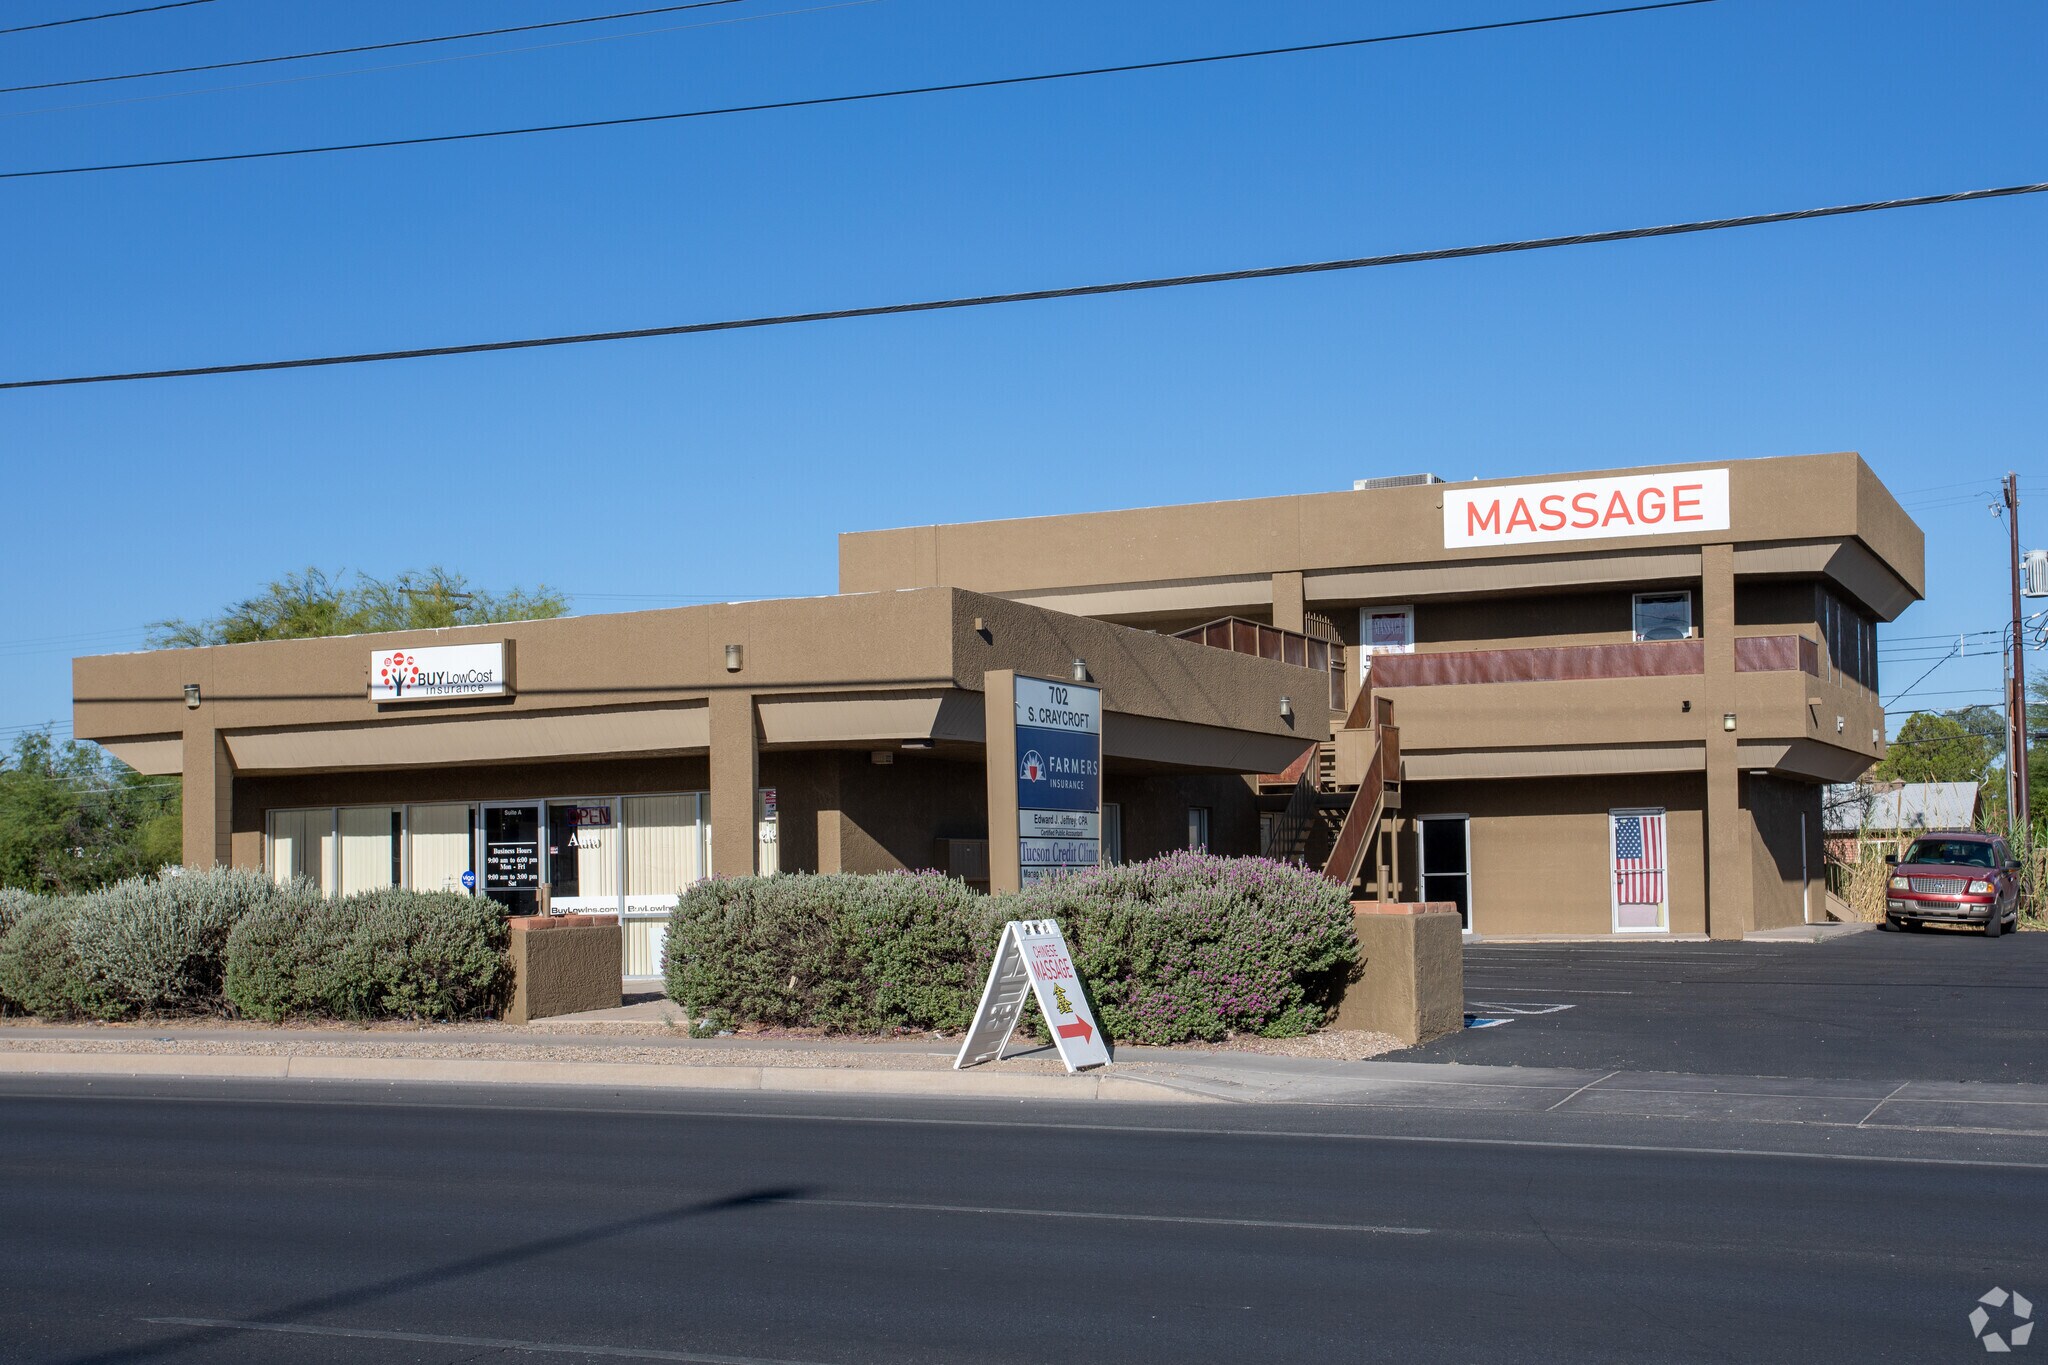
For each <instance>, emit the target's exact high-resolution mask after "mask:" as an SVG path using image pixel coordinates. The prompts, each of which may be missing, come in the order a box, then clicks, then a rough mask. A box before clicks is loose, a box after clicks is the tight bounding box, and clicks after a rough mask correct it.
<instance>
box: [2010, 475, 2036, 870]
mask: <svg viewBox="0 0 2048 1365" xmlns="http://www.w3.org/2000/svg"><path fill="white" fill-rule="evenodd" d="M2005 529H2006V531H2007V532H2008V533H2009V534H2010V535H2011V537H2012V690H2011V692H2010V693H2009V694H2008V696H2007V698H2006V732H2007V738H2008V742H2009V743H2010V745H2011V749H2010V750H2009V754H2010V756H2009V757H2008V758H2007V759H2006V766H2005V770H2006V772H2007V774H2008V775H2009V780H2010V781H2011V783H2012V795H2011V796H2010V797H2008V798H2007V800H2006V807H2005V809H2006V814H2007V817H2008V821H2007V823H2008V824H2010V825H2011V829H2010V830H2009V831H2008V833H2009V834H2010V835H2011V836H2012V838H2013V839H2014V840H2016V841H2020V842H2022V843H2023V842H2024V841H2025V840H2026V838H2027V834H2028V831H2030V830H2031V829H2032V828H2033V825H2032V824H2031V823H2030V822H2029V820H2028V814H2029V812H2028V810H2027V663H2026V659H2027V640H2026V622H2025V621H2023V620H2022V619H2021V617H2020V476H2019V475H2017V474H2013V473H2007V474H2006V476H2005Z"/></svg>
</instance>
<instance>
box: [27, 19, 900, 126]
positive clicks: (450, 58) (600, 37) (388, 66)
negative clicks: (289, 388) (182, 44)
mask: <svg viewBox="0 0 2048 1365" xmlns="http://www.w3.org/2000/svg"><path fill="white" fill-rule="evenodd" d="M737 2H738V0H733V3H737ZM880 3H881V0H839V2H838V3H835V4H827V5H812V6H809V7H807V8H804V9H784V10H771V11H768V12H766V13H762V14H735V15H732V16H731V17H729V18H725V19H705V20H700V21H699V22H697V23H694V24H664V25H663V26H662V27H660V28H636V29H628V30H626V31H625V32H623V33H600V34H597V35H596V36H594V37H589V38H561V39H557V40H556V41H555V42H552V43H528V44H526V45H525V46H524V47H493V48H486V49H484V50H483V51H482V52H453V53H450V54H448V55H447V56H445V57H420V58H416V59H415V60H413V61H409V62H387V63H385V64H384V65H382V66H351V67H345V68H343V69H342V70H339V71H313V72H308V73H306V74H305V75H302V76H279V77H277V78H276V79H274V80H267V81H243V82H241V83H240V84H237V85H207V86H200V87H197V88H195V89H190V90H166V91H163V92H160V93H158V94H154V95H130V96H127V97H126V98H123V99H113V100H95V101H93V102H91V103H89V104H52V105H44V106H43V107H41V108H39V109H10V110H7V111H6V112H5V113H0V118H10V119H15V118H33V117H35V116H36V115H38V114H69V113H74V112H77V111H79V110H82V109H116V108H119V107H121V106H122V105H127V104H154V103H157V102H159V101H162V100H177V99H186V98H189V97H191V96H194V95H223V94H229V93H232V92H234V91H237V90H269V89H274V88H276V87H277V86H280V85H303V84H305V83H306V82H308V81H331V80H340V79H343V78H344V77H348V76H369V75H376V74H378V73H381V72H385V71H414V70H417V69H418V68H420V67H423V66H441V65H444V64H446V63H448V62H475V61H484V60H486V59H488V58H491V57H512V56H523V55H525V54H527V53H531V52H554V51H557V50H559V49H561V48H565V47H588V46H590V45H591V44H593V43H618V42H624V41H626V40H627V39H629V38H647V37H652V36H654V35H656V34H665V33H687V32H690V31H692V30H695V29H704V28H724V27H727V26H729V25H732V24H751V23H759V22H761V21H762V20H766V19H788V18H792V17H795V16H799V15H810V14H824V13H827V12H829V11H831V10H839V9H855V8H858V7H860V6H864V5H875V4H880ZM23 88H30V89H32V88H33V87H23ZM0 93H5V92H4V91H0Z"/></svg>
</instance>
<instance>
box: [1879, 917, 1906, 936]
mask: <svg viewBox="0 0 2048 1365" xmlns="http://www.w3.org/2000/svg"><path fill="white" fill-rule="evenodd" d="M1877 927H1878V928H1880V929H1882V930H1884V931H1885V932H1886V933H1887V934H1896V933H1898V932H1899V930H1901V929H1903V928H1905V927H1906V926H1905V925H1903V924H1900V923H1899V922H1898V921H1897V920H1895V919H1893V918H1892V917H1891V916H1890V915H1886V916H1885V917H1884V918H1883V919H1881V920H1879V921H1878V922H1877Z"/></svg>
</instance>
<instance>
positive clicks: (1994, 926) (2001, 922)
mask: <svg viewBox="0 0 2048 1365" xmlns="http://www.w3.org/2000/svg"><path fill="white" fill-rule="evenodd" d="M2004 932H2005V915H2004V914H2003V912H2001V911H2000V910H1999V908H1998V907H1997V906H1995V905H1994V906H1992V907H1991V918H1989V919H1987V920H1985V921H1984V937H1986V938H1997V937H1998V936H1999V935H2000V934H2002V933H2004Z"/></svg>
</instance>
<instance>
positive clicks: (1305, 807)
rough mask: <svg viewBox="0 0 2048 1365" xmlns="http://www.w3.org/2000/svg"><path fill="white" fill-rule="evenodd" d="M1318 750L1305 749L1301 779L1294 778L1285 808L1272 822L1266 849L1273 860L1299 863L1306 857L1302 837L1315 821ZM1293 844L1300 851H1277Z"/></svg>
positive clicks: (1312, 748)
mask: <svg viewBox="0 0 2048 1365" xmlns="http://www.w3.org/2000/svg"><path fill="white" fill-rule="evenodd" d="M1322 747H1323V746H1322V745H1321V744H1311V745H1310V746H1309V752H1308V758H1309V761H1308V762H1307V763H1306V764H1304V765H1303V766H1302V770H1301V776H1300V777H1298V778H1296V779H1295V783H1294V790H1293V791H1292V792H1290V793H1289V794H1288V797H1287V807H1286V809H1284V810H1282V811H1281V812H1280V818H1279V819H1277V820H1275V821H1274V822H1273V828H1272V833H1271V836H1270V837H1269V838H1268V840H1267V845H1266V846H1267V848H1268V849H1269V850H1271V851H1272V852H1273V854H1274V856H1275V857H1278V858H1281V859H1283V860H1299V859H1303V858H1305V857H1306V856H1307V854H1308V848H1307V840H1306V837H1305V836H1306V835H1307V832H1308V827H1309V822H1310V821H1311V820H1313V819H1315V814H1316V795H1317V792H1318V790H1319V788H1318V786H1317V781H1316V763H1315V755H1316V753H1317V751H1318V750H1320V749H1321V748H1322ZM1297 841H1299V842H1301V844H1302V848H1301V849H1300V850H1299V851H1298V852H1297V851H1289V852H1281V850H1293V849H1294V846H1295V844H1296V842H1297Z"/></svg>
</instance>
